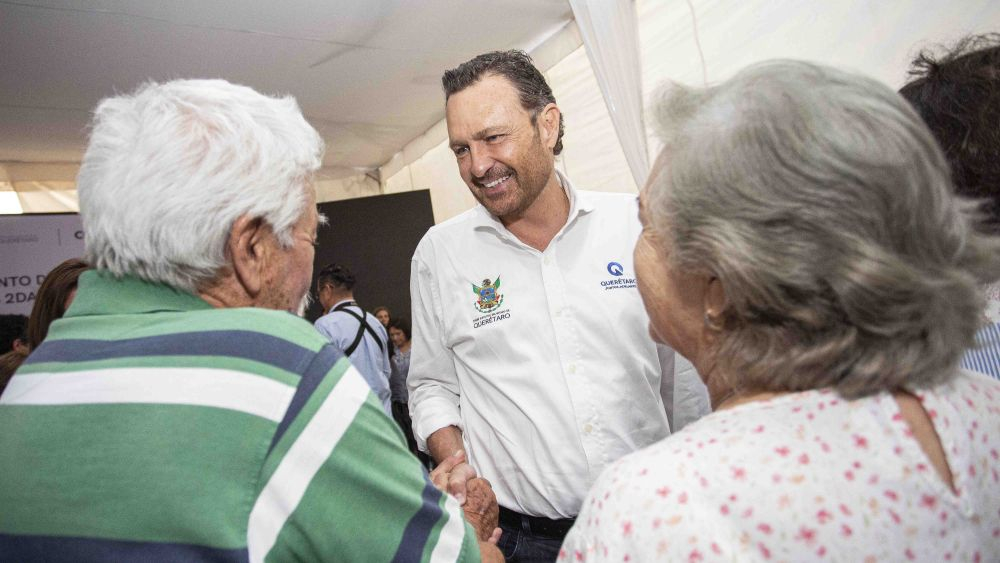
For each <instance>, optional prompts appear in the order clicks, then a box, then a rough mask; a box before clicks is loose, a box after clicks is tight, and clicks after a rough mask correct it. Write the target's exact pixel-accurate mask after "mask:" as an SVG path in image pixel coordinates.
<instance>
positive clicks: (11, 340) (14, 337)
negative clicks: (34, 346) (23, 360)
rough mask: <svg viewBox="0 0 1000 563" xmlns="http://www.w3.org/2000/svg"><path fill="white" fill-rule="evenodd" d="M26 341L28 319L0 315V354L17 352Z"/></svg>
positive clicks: (23, 316) (20, 316) (22, 316)
mask: <svg viewBox="0 0 1000 563" xmlns="http://www.w3.org/2000/svg"><path fill="white" fill-rule="evenodd" d="M27 341H28V317H27V316H25V315H0V353H6V352H11V351H14V350H17V349H19V348H21V347H23V346H25V343H26V342H27Z"/></svg>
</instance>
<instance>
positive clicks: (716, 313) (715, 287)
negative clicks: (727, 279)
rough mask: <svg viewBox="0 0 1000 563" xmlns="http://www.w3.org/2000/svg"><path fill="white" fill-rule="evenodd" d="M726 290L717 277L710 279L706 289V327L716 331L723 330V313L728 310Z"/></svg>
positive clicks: (704, 306) (704, 304) (704, 305)
mask: <svg viewBox="0 0 1000 563" xmlns="http://www.w3.org/2000/svg"><path fill="white" fill-rule="evenodd" d="M726 304H727V299H726V289H725V288H724V287H723V286H722V280H720V279H719V278H717V277H714V276H713V277H710V278H708V282H707V287H706V288H705V297H704V303H703V304H702V306H703V308H704V310H705V325H706V326H708V328H710V329H712V330H714V331H720V330H722V313H723V311H725V310H726Z"/></svg>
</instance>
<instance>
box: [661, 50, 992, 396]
mask: <svg viewBox="0 0 1000 563" xmlns="http://www.w3.org/2000/svg"><path fill="white" fill-rule="evenodd" d="M656 110H657V111H656V113H657V114H658V117H659V122H660V123H659V125H660V127H661V129H662V136H663V137H664V140H665V148H664V151H665V155H666V158H663V159H660V162H664V163H665V164H664V167H665V168H664V170H663V172H662V173H661V174H659V175H658V176H656V179H655V180H654V181H653V182H652V183H651V184H650V186H649V192H648V201H649V202H650V203H649V207H650V215H651V217H652V222H653V225H654V227H655V228H656V229H658V230H659V231H660V232H661V233H663V234H664V240H666V241H668V242H667V244H668V247H669V257H665V258H664V259H668V260H671V261H672V262H673V264H675V265H676V266H677V267H680V268H683V269H685V270H686V271H695V272H699V273H703V274H707V275H711V276H714V277H716V278H718V279H719V280H720V282H721V283H722V286H723V288H724V289H725V291H726V297H727V300H728V301H727V306H726V309H725V311H723V313H722V316H721V318H720V321H721V326H722V333H721V334H720V337H719V350H718V360H719V362H720V365H721V364H724V365H726V366H727V367H728V369H727V370H725V371H726V373H728V375H729V376H730V377H731V378H732V379H733V380H732V381H730V382H729V384H730V385H731V386H732V387H733V388H734V389H736V390H743V391H753V390H762V391H798V390H804V389H815V388H820V387H835V388H836V389H837V390H838V391H840V392H841V393H842V394H844V395H845V396H859V395H865V394H869V393H875V392H878V391H882V390H886V389H894V388H898V387H899V386H901V385H904V384H905V385H912V386H916V387H923V386H929V385H933V384H936V383H939V382H942V381H944V380H946V379H948V378H950V377H952V376H953V374H954V373H955V370H956V366H957V363H958V360H959V358H960V357H961V354H962V353H963V352H964V351H965V350H966V349H967V348H969V347H970V346H972V345H973V343H974V335H975V332H976V330H977V328H978V327H979V323H980V316H981V311H982V308H983V305H984V300H983V295H982V291H981V289H980V285H981V284H984V283H987V282H991V281H993V280H995V279H997V277H998V276H1000V239H998V238H997V237H991V236H987V235H985V234H984V233H983V232H981V231H978V230H977V229H976V226H975V221H974V215H973V209H974V207H975V205H974V204H973V203H972V202H969V201H965V200H962V199H959V198H957V197H955V196H954V195H953V193H952V192H953V188H952V184H951V181H950V179H949V167H948V163H947V161H945V159H944V156H943V154H942V152H941V150H940V149H939V148H938V146H937V143H936V142H935V140H934V137H933V136H931V133H930V131H928V129H927V127H926V126H925V125H924V123H923V121H922V120H921V119H920V117H919V116H918V115H917V114H916V113H915V112H914V110H913V109H912V108H911V107H910V106H909V104H907V103H906V101H905V100H903V99H902V98H901V97H900V96H899V95H898V94H896V93H895V92H893V91H892V90H890V89H889V88H888V87H886V86H884V85H882V84H880V83H878V82H876V81H875V80H872V79H869V78H866V77H863V76H859V75H855V74H850V73H846V72H841V71H838V70H836V69H832V68H827V67H822V66H818V65H813V64H808V63H804V62H795V61H775V62H770V63H765V64H761V65H756V66H753V67H750V68H748V69H746V70H744V71H742V72H740V73H739V74H738V75H736V76H735V77H733V78H732V79H730V80H728V81H726V82H725V83H722V84H720V85H719V86H716V87H712V88H706V89H697V90H694V89H687V88H683V87H678V86H675V87H672V88H670V89H669V90H668V91H667V92H666V94H665V96H664V97H663V99H662V100H661V102H660V103H659V104H658V107H657V108H656Z"/></svg>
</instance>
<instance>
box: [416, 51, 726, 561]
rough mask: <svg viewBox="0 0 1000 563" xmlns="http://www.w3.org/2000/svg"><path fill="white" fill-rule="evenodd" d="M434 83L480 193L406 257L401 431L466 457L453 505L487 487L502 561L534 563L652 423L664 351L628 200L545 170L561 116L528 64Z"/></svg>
mask: <svg viewBox="0 0 1000 563" xmlns="http://www.w3.org/2000/svg"><path fill="white" fill-rule="evenodd" d="M442 82H443V86H444V90H445V109H446V112H445V113H446V120H447V126H448V138H449V146H450V147H451V149H452V151H453V152H454V154H455V159H456V162H457V165H458V171H459V174H460V175H461V177H462V179H463V181H464V182H465V183H466V184H467V186H468V188H469V190H470V192H471V193H472V195H473V196H474V197H475V198H476V200H477V201H478V202H479V203H480V205H478V206H476V207H475V208H473V209H470V210H469V211H467V212H465V213H463V214H461V215H458V216H456V217H453V218H452V219H449V220H448V221H445V222H444V223H440V224H438V225H435V226H434V227H432V228H431V229H430V230H429V231H427V234H426V235H424V237H423V238H422V239H421V241H420V243H419V245H418V246H417V249H416V251H415V252H414V255H413V260H412V263H411V275H410V288H411V290H410V295H411V299H412V302H413V307H412V309H413V334H414V338H413V352H412V358H411V362H410V374H409V383H408V385H409V388H410V395H409V399H410V414H411V416H412V417H413V426H414V433H415V434H416V438H417V441H418V443H420V445H421V447H424V445H425V444H426V448H427V450H428V451H429V452H430V453H431V454H432V455H433V457H434V458H435V459H436V460H437V461H439V462H440V461H441V460H443V459H446V458H447V457H448V456H450V455H452V454H453V453H454V452H455V451H458V450H465V451H467V452H468V461H469V463H467V464H462V465H460V466H458V467H457V468H456V470H455V471H453V472H452V473H451V476H452V480H451V482H450V484H449V487H450V488H449V490H450V491H452V492H453V493H455V494H456V496H457V497H458V498H459V499H461V498H462V495H463V487H464V479H467V478H470V477H473V476H476V475H479V474H481V475H483V476H484V477H486V478H488V479H489V480H490V481H492V483H493V485H494V487H495V490H496V493H497V498H498V500H499V503H500V506H501V509H500V524H501V527H502V528H503V536H502V538H501V540H500V544H499V545H500V547H501V549H502V550H503V551H504V555H505V556H506V557H507V558H508V561H511V562H515V561H520V562H526V561H552V560H554V559H555V558H556V556H557V555H558V551H559V545H560V544H561V543H562V538H563V537H564V536H565V534H566V532H567V531H568V530H569V528H570V526H572V523H573V518H575V517H576V515H577V511H578V510H579V509H580V502H581V501H582V500H583V497H584V495H585V494H586V492H587V489H588V488H589V487H590V485H591V484H592V483H593V479H594V478H596V476H597V474H598V473H599V472H600V469H601V468H603V467H604V466H606V465H607V464H609V463H610V462H612V461H614V460H615V459H618V458H619V457H621V456H622V455H625V454H626V453H629V452H632V451H635V450H637V449H639V448H642V447H644V446H647V445H649V444H652V443H654V442H656V441H657V440H660V439H661V438H663V437H665V436H667V435H668V434H669V433H670V426H669V422H668V414H667V410H668V409H671V410H672V407H673V406H674V405H673V403H672V402H669V401H666V402H665V401H664V400H663V397H664V396H671V397H672V396H673V387H674V383H675V380H674V352H673V350H670V349H669V348H666V347H660V348H659V349H658V347H657V346H656V344H655V343H654V342H653V341H652V340H651V339H650V338H649V335H648V334H647V333H646V331H645V329H644V327H645V324H646V319H647V317H646V313H645V311H643V308H642V303H641V301H640V299H639V294H638V292H637V290H636V286H635V276H634V269H633V265H632V260H631V251H632V246H633V245H634V243H635V240H636V238H637V237H638V235H639V230H640V227H639V223H638V219H637V217H636V212H637V206H636V201H635V197H634V196H631V195H628V194H615V193H598V192H588V191H582V190H578V189H576V188H575V187H574V185H573V184H572V183H571V182H570V180H569V178H567V177H566V176H565V175H563V174H562V173H561V172H559V171H557V169H556V165H555V161H556V156H557V155H559V154H560V152H561V151H562V146H563V139H562V133H563V117H562V113H561V112H560V110H559V107H558V106H557V105H556V101H555V97H554V95H553V94H552V90H551V88H549V86H548V84H547V83H546V82H545V77H544V76H543V75H542V73H541V72H540V71H539V70H538V69H537V68H535V66H534V64H533V63H532V61H531V58H530V57H528V55H526V54H525V53H523V52H521V51H505V52H492V53H486V54H483V55H480V56H477V57H475V58H473V59H472V60H470V61H467V62H465V63H463V64H461V65H459V66H458V67H457V68H455V69H452V70H449V71H447V72H445V73H444V76H443V78H442ZM584 181H585V180H584ZM696 384H697V386H698V387H699V388H701V390H702V392H704V386H703V385H701V383H700V382H697V381H696ZM702 405H704V406H705V407H706V409H705V410H707V400H706V401H705V402H704V403H702ZM677 415H678V413H677V412H674V416H675V418H676V417H677Z"/></svg>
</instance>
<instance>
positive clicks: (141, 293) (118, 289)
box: [65, 270, 212, 317]
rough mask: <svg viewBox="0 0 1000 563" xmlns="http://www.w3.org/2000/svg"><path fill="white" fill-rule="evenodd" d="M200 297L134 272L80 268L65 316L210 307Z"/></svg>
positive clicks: (188, 309) (192, 309)
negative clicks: (138, 276) (152, 280)
mask: <svg viewBox="0 0 1000 563" xmlns="http://www.w3.org/2000/svg"><path fill="white" fill-rule="evenodd" d="M211 308H212V306H211V305H209V304H208V303H207V302H206V301H205V300H204V299H202V298H200V297H198V296H197V295H194V294H192V293H188V292H186V291H182V290H179V289H175V288H172V287H170V286H168V285H165V284H159V283H151V282H147V281H144V280H141V279H139V278H137V277H134V276H123V277H121V278H117V277H115V276H114V275H113V274H111V273H110V272H108V271H106V270H90V271H87V272H84V273H83V275H81V276H80V280H79V281H78V282H77V293H76V297H75V298H74V299H73V304H72V305H70V307H69V310H68V311H66V315H65V316H66V317H83V316H89V315H120V314H133V313H152V312H157V311H196V310H199V309H211Z"/></svg>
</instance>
